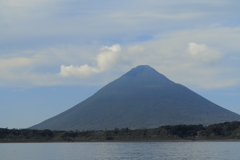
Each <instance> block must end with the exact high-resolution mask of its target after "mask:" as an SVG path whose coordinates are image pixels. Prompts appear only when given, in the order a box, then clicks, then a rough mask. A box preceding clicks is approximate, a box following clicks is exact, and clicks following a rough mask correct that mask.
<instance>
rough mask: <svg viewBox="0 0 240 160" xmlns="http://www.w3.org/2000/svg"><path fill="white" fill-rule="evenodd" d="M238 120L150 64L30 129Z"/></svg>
mask: <svg viewBox="0 0 240 160" xmlns="http://www.w3.org/2000/svg"><path fill="white" fill-rule="evenodd" d="M234 120H240V115H238V114H236V113H233V112H231V111H228V110H226V109H224V108H222V107H220V106H218V105H216V104H214V103H212V102H210V101H208V100H207V99H205V98H203V97H201V96H200V95H198V94H196V93H195V92H193V91H191V90H189V89H188V88H186V87H184V86H182V85H180V84H176V83H174V82H172V81H170V80H169V79H168V78H166V77H165V76H164V75H162V74H160V73H158V72H157V71H156V70H154V69H153V68H151V67H150V66H138V67H136V68H133V69H132V70H130V71H129V72H127V73H126V74H124V75H123V76H121V77H120V78H118V79H117V80H115V81H113V82H111V83H109V84H108V85H106V86H105V87H103V88H102V89H100V90H99V91H98V92H96V93H95V94H94V95H93V96H91V97H89V98H88V99H86V100H85V101H83V102H81V103H79V104H77V105H76V106H74V107H73V108H71V109H69V110H67V111H65V112H63V113H61V114H59V115H57V116H55V117H53V118H50V119H48V120H46V121H44V122H42V123H40V124H38V125H35V126H33V127H31V128H32V129H51V130H101V129H113V128H115V127H117V128H126V127H129V128H131V129H135V128H152V127H158V126H161V125H176V124H213V123H221V122H225V121H234Z"/></svg>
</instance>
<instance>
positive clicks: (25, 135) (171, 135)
mask: <svg viewBox="0 0 240 160" xmlns="http://www.w3.org/2000/svg"><path fill="white" fill-rule="evenodd" d="M213 140H217V141H226V140H229V141H240V122H238V121H233V122H225V123H219V124H213V125H209V126H203V125H174V126H170V125H168V126H161V127H158V128H152V129H135V130H131V129H129V128H122V129H118V128H115V129H114V130H98V131H93V130H92V131H51V130H33V129H7V128H0V142H2V143H3V142H111V141H115V142H116V141H117V142H118V141H119V142H128V141H129V142H130V141H156V142H157V141H213Z"/></svg>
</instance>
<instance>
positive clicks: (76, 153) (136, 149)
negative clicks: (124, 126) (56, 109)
mask: <svg viewBox="0 0 240 160" xmlns="http://www.w3.org/2000/svg"><path fill="white" fill-rule="evenodd" d="M0 159H1V160H120V159H121V160H124V159H127V160H239V159H240V142H126V143H123V142H118V143H115V142H111V143H104V142H96V143H94V142H91V143H0Z"/></svg>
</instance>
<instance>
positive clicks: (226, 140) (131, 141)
mask: <svg viewBox="0 0 240 160" xmlns="http://www.w3.org/2000/svg"><path fill="white" fill-rule="evenodd" d="M102 142H104V143H128V142H129V143H134V142H136V143H138V142H240V139H198V140H185V139H179V140H176V139H175V140H127V141H126V140H122V141H121V140H90V141H0V143H102Z"/></svg>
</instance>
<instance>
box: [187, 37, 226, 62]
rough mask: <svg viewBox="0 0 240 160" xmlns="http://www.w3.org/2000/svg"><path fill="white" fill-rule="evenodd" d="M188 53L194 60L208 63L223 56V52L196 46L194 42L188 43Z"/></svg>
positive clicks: (203, 45) (201, 45) (200, 45)
mask: <svg viewBox="0 0 240 160" xmlns="http://www.w3.org/2000/svg"><path fill="white" fill-rule="evenodd" d="M188 52H189V54H190V55H191V57H192V58H194V59H196V60H199V61H203V62H207V63H211V62H213V61H216V60H219V59H220V58H221V56H222V53H221V52H218V51H216V50H213V49H211V48H209V47H207V45H205V44H196V43H194V42H191V43H188Z"/></svg>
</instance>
